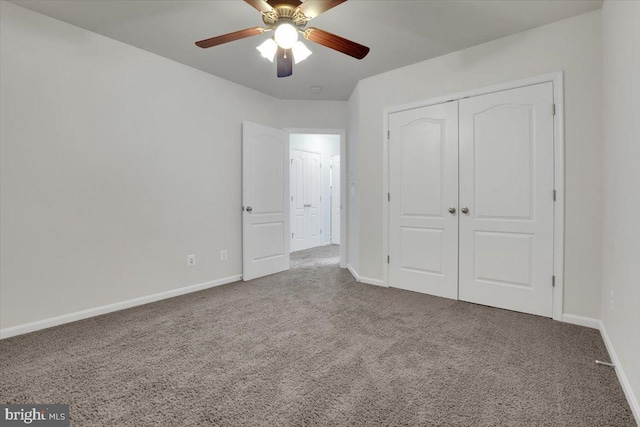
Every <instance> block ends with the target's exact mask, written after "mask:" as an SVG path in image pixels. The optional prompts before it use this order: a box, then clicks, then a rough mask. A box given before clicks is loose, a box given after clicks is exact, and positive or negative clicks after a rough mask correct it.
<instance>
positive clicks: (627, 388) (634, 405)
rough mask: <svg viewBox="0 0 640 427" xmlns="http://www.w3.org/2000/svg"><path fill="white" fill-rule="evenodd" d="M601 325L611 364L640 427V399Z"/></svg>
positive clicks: (602, 324) (605, 330) (601, 324)
mask: <svg viewBox="0 0 640 427" xmlns="http://www.w3.org/2000/svg"><path fill="white" fill-rule="evenodd" d="M598 323H600V335H602V340H603V341H604V345H605V346H606V347H607V351H608V352H609V358H610V359H611V363H613V364H614V365H615V366H616V367H615V368H614V369H615V370H616V375H617V376H618V381H619V382H620V385H621V386H622V390H623V391H624V395H625V397H626V398H627V402H628V403H629V406H630V407H631V412H632V413H633V416H634V417H635V419H636V424H638V425H640V402H638V398H637V397H636V395H635V393H634V392H633V389H632V388H631V384H629V379H628V378H627V376H626V375H625V373H624V370H623V369H622V365H620V360H619V359H618V355H617V354H616V350H615V349H614V348H613V343H612V342H611V339H610V338H609V334H608V333H607V329H606V328H605V327H604V323H602V322H601V321H598Z"/></svg>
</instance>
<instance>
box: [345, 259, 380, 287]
mask: <svg viewBox="0 0 640 427" xmlns="http://www.w3.org/2000/svg"><path fill="white" fill-rule="evenodd" d="M347 269H348V270H349V273H351V275H352V276H353V277H354V278H355V279H356V282H360V283H365V284H367V285H375V286H382V287H384V288H388V286H387V285H385V284H384V282H383V281H382V280H379V279H372V278H370V277H362V276H360V275H359V274H358V272H357V271H356V270H354V268H353V267H351V265H349V264H347Z"/></svg>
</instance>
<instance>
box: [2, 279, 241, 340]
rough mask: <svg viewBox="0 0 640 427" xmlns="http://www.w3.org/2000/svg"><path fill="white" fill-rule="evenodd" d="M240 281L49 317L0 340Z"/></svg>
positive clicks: (6, 331)
mask: <svg viewBox="0 0 640 427" xmlns="http://www.w3.org/2000/svg"><path fill="white" fill-rule="evenodd" d="M240 279H242V275H240V274H238V275H235V276H231V277H225V278H222V279H217V280H212V281H210V282H205V283H199V284H197V285H191V286H185V287H184V288H178V289H172V290H170V291H165V292H160V293H157V294H153V295H147V296H144V297H139V298H133V299H130V300H127V301H121V302H117V303H114V304H108V305H103V306H100V307H95V308H89V309H86V310H81V311H76V312H75V313H69V314H63V315H61V316H56V317H51V318H49V319H44V320H38V321H36V322H31V323H26V324H24V325H18V326H12V327H10V328H5V329H0V339H5V338H10V337H14V336H16V335H22V334H28V333H29V332H34V331H39V330H40V329H46V328H51V327H53V326H58V325H62V324H65V323H70V322H75V321H78V320H82V319H87V318H89V317H95V316H100V315H101V314H107V313H111V312H114V311H119V310H124V309H126V308H131V307H135V306H138V305H144V304H149V303H150V302H155V301H160V300H163V299H167V298H173V297H177V296H179V295H184V294H189V293H192V292H197V291H201V290H203V289H208V288H213V287H215V286H221V285H226V284H227V283H232V282H237V281H238V280H240Z"/></svg>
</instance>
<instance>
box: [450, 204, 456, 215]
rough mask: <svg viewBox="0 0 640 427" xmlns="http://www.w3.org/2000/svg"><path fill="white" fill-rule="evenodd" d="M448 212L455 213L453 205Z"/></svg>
mask: <svg viewBox="0 0 640 427" xmlns="http://www.w3.org/2000/svg"><path fill="white" fill-rule="evenodd" d="M449 213H450V214H451V215H455V214H456V208H454V207H453V206H452V207H450V208H449Z"/></svg>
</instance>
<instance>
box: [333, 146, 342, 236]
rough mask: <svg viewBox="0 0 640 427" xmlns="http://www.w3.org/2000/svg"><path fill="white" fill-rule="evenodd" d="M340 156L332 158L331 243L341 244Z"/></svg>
mask: <svg viewBox="0 0 640 427" xmlns="http://www.w3.org/2000/svg"><path fill="white" fill-rule="evenodd" d="M340 214H341V205H340V156H331V243H332V244H334V245H339V244H340Z"/></svg>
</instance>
